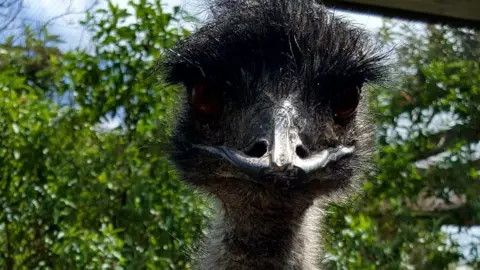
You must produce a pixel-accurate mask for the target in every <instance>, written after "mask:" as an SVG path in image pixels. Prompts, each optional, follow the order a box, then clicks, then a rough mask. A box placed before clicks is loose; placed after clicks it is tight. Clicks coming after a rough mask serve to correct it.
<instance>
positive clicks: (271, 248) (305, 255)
mask: <svg viewBox="0 0 480 270" xmlns="http://www.w3.org/2000/svg"><path fill="white" fill-rule="evenodd" d="M240 194H241V192H240ZM252 196H253V195H251V194H250V197H243V198H241V197H238V198H233V199H238V200H233V201H231V202H232V203H231V204H230V203H229V202H230V201H229V200H227V201H225V200H220V201H222V203H221V204H220V205H221V206H219V214H218V217H217V220H216V222H215V223H214V224H213V226H212V228H211V232H210V233H209V235H208V238H207V241H206V247H205V249H204V257H203V262H202V263H201V264H202V265H203V267H202V269H251V270H256V269H298V270H307V269H308V270H310V269H317V267H316V265H317V261H318V260H319V259H320V254H319V253H320V248H319V245H318V243H317V242H318V240H319V238H320V235H319V234H318V229H319V228H318V227H319V219H320V216H319V215H318V213H317V212H316V211H315V206H313V205H312V204H311V203H307V202H305V201H303V202H295V203H292V202H288V201H283V200H279V199H278V198H277V199H266V198H262V197H261V196H256V197H255V196H254V198H252ZM229 199H232V198H229Z"/></svg>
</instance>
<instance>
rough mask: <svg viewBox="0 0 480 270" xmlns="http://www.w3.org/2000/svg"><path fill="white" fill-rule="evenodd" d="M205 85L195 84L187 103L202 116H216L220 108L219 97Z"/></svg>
mask: <svg viewBox="0 0 480 270" xmlns="http://www.w3.org/2000/svg"><path fill="white" fill-rule="evenodd" d="M213 90H214V89H212V88H211V87H209V85H208V84H206V83H198V84H195V85H194V86H193V87H192V88H191V90H190V91H189V94H188V103H189V104H191V105H192V106H193V107H195V109H196V111H197V113H199V114H201V115H203V116H214V115H218V114H219V113H220V111H221V108H222V106H221V105H222V102H221V97H220V95H219V93H217V91H213Z"/></svg>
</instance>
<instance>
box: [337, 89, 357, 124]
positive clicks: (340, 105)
mask: <svg viewBox="0 0 480 270" xmlns="http://www.w3.org/2000/svg"><path fill="white" fill-rule="evenodd" d="M359 101H360V87H349V88H345V90H344V91H343V92H342V93H341V94H340V95H338V96H336V97H335V99H334V100H333V102H332V111H333V114H334V117H335V118H336V119H338V120H345V119H347V118H349V117H351V116H352V115H353V114H354V113H355V111H356V109H357V106H358V103H359Z"/></svg>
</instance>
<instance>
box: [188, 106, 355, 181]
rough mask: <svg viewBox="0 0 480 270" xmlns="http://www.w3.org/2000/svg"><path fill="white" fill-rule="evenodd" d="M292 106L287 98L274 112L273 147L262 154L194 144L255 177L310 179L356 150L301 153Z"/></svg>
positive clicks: (333, 149) (343, 148) (342, 147)
mask: <svg viewBox="0 0 480 270" xmlns="http://www.w3.org/2000/svg"><path fill="white" fill-rule="evenodd" d="M292 108H293V107H292V106H291V105H290V103H288V101H287V102H285V104H283V106H282V107H281V108H280V109H279V110H278V111H277V112H275V113H274V117H273V125H272V127H273V130H271V131H270V134H272V135H271V140H270V145H269V148H270V149H269V151H267V152H266V153H265V154H264V155H263V156H262V157H252V156H248V155H246V154H245V153H244V152H242V151H238V150H235V149H231V148H228V147H225V146H218V147H214V146H206V145H193V147H194V148H197V149H200V150H203V151H207V152H210V153H212V154H214V155H216V156H219V157H221V158H223V159H225V160H227V161H229V162H230V163H231V164H233V165H234V166H235V167H237V168H239V169H241V170H242V171H243V172H245V173H247V174H248V175H250V176H252V177H253V178H255V179H265V178H270V177H273V178H285V179H292V178H293V179H295V178H297V179H301V181H302V182H308V181H309V180H308V174H311V173H313V172H315V171H317V170H320V169H322V168H325V167H326V166H327V165H328V164H329V163H331V162H335V161H338V160H340V159H341V158H343V157H345V156H348V155H350V154H352V153H353V152H354V150H355V147H354V146H350V147H347V146H342V145H340V146H338V147H335V148H329V149H325V150H323V151H321V152H319V153H316V154H313V155H311V156H309V157H305V158H301V157H299V156H298V155H297V151H296V148H297V146H300V145H302V141H301V140H300V136H299V134H298V131H297V129H296V128H295V127H294V125H293V124H292V120H291V119H292V116H295V111H294V110H293V109H292Z"/></svg>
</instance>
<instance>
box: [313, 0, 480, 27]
mask: <svg viewBox="0 0 480 270" xmlns="http://www.w3.org/2000/svg"><path fill="white" fill-rule="evenodd" d="M318 1H319V2H322V3H324V4H325V5H327V6H328V7H331V8H337V9H343V10H348V11H354V12H355V11H356V12H364V13H370V14H377V15H381V16H386V17H392V18H399V19H407V20H415V21H423V22H428V23H441V24H451V25H455V26H467V27H474V28H480V1H477V0H323V1H322V0H318Z"/></svg>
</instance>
